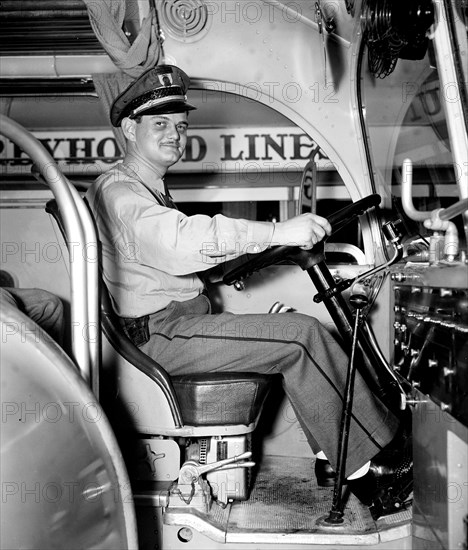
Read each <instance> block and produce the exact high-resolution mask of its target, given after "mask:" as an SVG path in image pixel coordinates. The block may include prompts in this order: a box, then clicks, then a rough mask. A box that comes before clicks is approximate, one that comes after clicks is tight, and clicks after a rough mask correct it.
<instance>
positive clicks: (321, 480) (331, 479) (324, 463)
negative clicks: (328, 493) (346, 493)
mask: <svg viewBox="0 0 468 550" xmlns="http://www.w3.org/2000/svg"><path fill="white" fill-rule="evenodd" d="M315 477H316V478H317V485H318V486H319V487H333V485H335V479H336V472H335V470H334V469H333V468H332V467H331V464H330V463H329V462H328V460H325V459H323V458H316V459H315ZM343 483H344V484H346V483H348V482H347V480H346V479H345V480H344V482H343Z"/></svg>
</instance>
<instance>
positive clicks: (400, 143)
mask: <svg viewBox="0 0 468 550" xmlns="http://www.w3.org/2000/svg"><path fill="white" fill-rule="evenodd" d="M450 13H451V21H449V24H448V25H447V30H448V35H449V38H450V43H451V44H452V48H451V52H450V54H451V56H453V59H454V66H455V74H456V79H457V83H454V82H453V81H452V82H451V83H450V82H449V83H447V81H446V80H445V81H444V79H443V78H442V77H443V75H442V70H445V67H442V68H441V67H440V66H439V63H438V56H437V50H436V46H437V44H435V40H434V39H433V34H432V33H433V32H434V28H431V30H430V33H429V34H430V36H429V40H428V46H427V50H426V53H425V55H424V57H423V59H416V60H414V59H411V60H408V59H398V60H397V62H396V66H395V68H394V70H393V71H392V72H391V73H390V74H388V75H387V76H384V75H377V76H376V75H375V74H371V72H370V69H369V64H368V63H367V60H365V61H363V65H362V90H363V104H364V106H365V119H366V123H367V131H368V136H369V142H370V144H371V145H370V148H371V156H372V162H373V165H374V173H375V179H376V187H377V192H378V193H380V194H381V195H382V196H383V199H384V208H385V209H387V210H388V213H389V215H390V211H391V213H392V215H393V217H394V216H395V214H397V216H398V217H399V218H400V219H402V221H403V222H404V225H405V231H406V233H407V234H409V236H413V237H414V236H419V237H423V238H424V237H425V236H426V235H427V234H428V230H427V229H425V228H424V226H423V223H422V221H414V220H412V219H409V218H408V216H406V215H405V213H404V212H403V209H402V201H401V195H402V189H401V179H402V164H403V161H404V160H405V159H410V160H411V161H412V163H413V189H412V197H413V204H414V207H415V209H416V210H418V211H423V212H427V211H432V210H434V209H436V208H446V207H448V206H450V205H451V204H453V203H455V202H456V201H458V200H459V199H460V198H461V197H462V196H464V197H466V196H467V195H466V194H465V195H463V193H462V188H463V186H467V185H468V183H467V182H466V168H465V169H461V168H460V166H459V164H460V163H458V164H457V160H456V159H455V155H454V148H453V142H451V139H450V136H451V133H450V129H449V125H448V124H447V117H448V116H452V115H450V114H449V115H448V109H447V105H448V104H452V105H453V104H454V103H456V104H457V105H458V108H459V113H460V116H459V118H461V119H463V120H462V124H461V125H459V128H460V127H461V128H462V131H464V132H465V134H466V128H467V118H468V105H467V82H468V74H467V72H468V64H467V63H466V56H467V10H466V8H463V7H462V3H461V2H454V3H453V4H452V5H451V9H450ZM437 24H438V23H437V22H436V25H437ZM439 53H440V52H439ZM439 59H440V55H439ZM374 61H375V60H374ZM378 76H380V78H378ZM450 106H451V105H449V107H450ZM452 135H453V134H452ZM452 221H453V222H455V223H456V225H457V226H458V227H459V235H460V238H463V235H464V232H463V220H462V218H461V216H458V217H457V218H454V219H453V220H452Z"/></svg>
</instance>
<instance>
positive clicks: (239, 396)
mask: <svg viewBox="0 0 468 550" xmlns="http://www.w3.org/2000/svg"><path fill="white" fill-rule="evenodd" d="M46 212H48V213H49V214H51V215H52V216H53V217H54V219H55V220H56V222H57V224H58V226H59V228H60V230H61V232H62V235H63V236H64V238H65V242H67V239H66V235H65V231H64V225H63V222H62V217H61V214H60V211H59V209H58V205H57V202H56V201H55V200H50V201H48V202H47V204H46ZM100 301H101V328H102V331H103V333H104V335H105V337H106V338H105V339H103V352H102V373H101V377H102V381H103V382H102V384H101V386H102V387H103V389H104V391H103V394H104V395H105V403H104V408H105V410H106V412H107V414H109V416H110V417H111V422H112V423H113V425H114V427H115V426H117V428H116V429H117V430H118V429H119V428H118V427H119V426H122V424H123V425H125V426H126V427H127V428H128V427H129V426H131V428H132V431H133V432H134V433H136V434H139V435H138V440H139V443H140V447H141V449H140V451H139V452H140V454H141V456H142V457H143V459H149V462H148V466H149V467H148V468H145V467H143V468H142V467H141V464H140V466H138V465H137V466H136V468H135V472H136V474H135V475H136V478H137V479H140V480H141V479H147V480H151V481H167V480H173V479H174V477H177V475H178V473H179V467H180V464H181V462H183V460H181V459H180V452H181V447H182V445H180V444H179V438H181V439H180V440H181V441H183V447H184V450H185V457H184V460H187V459H188V460H190V461H191V462H192V461H195V462H197V463H198V464H200V465H203V464H206V463H212V462H219V461H221V460H226V459H229V458H233V457H239V459H240V460H242V459H243V458H246V456H243V457H242V456H241V455H243V454H244V453H245V452H246V451H248V449H249V438H248V434H250V433H251V432H252V431H253V430H254V429H255V427H256V425H257V423H258V420H259V417H260V413H261V410H262V407H263V404H264V402H265V399H266V397H267V394H268V391H269V389H270V383H271V380H272V376H267V375H261V374H257V373H199V374H191V375H184V376H172V377H171V376H169V374H168V373H167V372H166V370H165V369H164V368H163V366H161V365H160V364H159V363H157V362H156V361H154V360H153V359H151V358H150V357H149V356H147V355H146V354H144V353H143V352H142V351H140V349H139V348H138V347H136V346H135V345H134V344H133V342H131V340H130V339H129V338H128V337H127V336H126V335H125V333H124V332H123V329H122V327H121V325H120V322H119V318H118V316H117V315H116V314H115V313H114V310H113V307H112V303H111V299H110V295H109V293H108V291H107V288H106V286H105V284H104V283H103V282H102V280H101V288H100ZM117 435H118V434H117ZM154 456H156V457H159V456H163V457H165V458H166V459H167V460H160V461H157V460H155V459H153V458H152V457H154ZM240 464H241V465H242V462H241V463H240ZM227 472H230V478H229V480H228V479H227V478H226V471H225V470H224V469H223V470H220V471H214V472H212V473H211V474H208V478H210V477H211V485H212V487H214V492H215V495H214V496H215V497H216V498H218V500H220V501H223V502H227V501H228V500H233V499H245V498H247V486H246V481H247V479H248V476H247V475H246V468H238V469H237V470H227ZM232 472H238V474H237V475H236V476H234V477H233V476H232ZM131 473H132V472H130V474H131ZM219 476H221V478H222V479H218V478H219ZM214 478H216V479H215V481H213V479H214ZM179 481H180V480H179ZM217 488H219V489H217ZM184 502H186V499H185V500H184Z"/></svg>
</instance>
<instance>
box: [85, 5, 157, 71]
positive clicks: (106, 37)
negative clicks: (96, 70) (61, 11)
mask: <svg viewBox="0 0 468 550" xmlns="http://www.w3.org/2000/svg"><path fill="white" fill-rule="evenodd" d="M83 2H84V3H85V4H86V8H87V10H88V16H89V20H90V23H91V26H92V28H93V31H94V34H95V35H96V37H97V39H98V40H99V42H100V43H101V44H102V47H103V48H104V49H105V50H106V52H107V54H108V55H109V57H110V58H111V59H112V61H113V62H114V63H115V65H116V66H117V67H118V68H119V69H120V70H121V71H123V72H124V73H126V74H128V75H129V76H131V77H133V78H137V77H138V76H140V74H141V73H143V72H144V71H146V70H147V69H150V68H151V67H154V66H155V65H156V64H157V63H158V60H159V56H160V53H161V43H160V41H159V37H158V29H157V22H156V14H155V10H154V9H150V12H149V14H148V16H147V17H146V18H145V19H144V20H143V22H142V24H141V29H140V32H139V33H138V35H137V37H136V38H135V40H134V41H133V44H130V42H129V40H128V38H127V36H126V34H125V32H124V31H123V29H122V26H123V23H124V19H125V9H126V3H125V0H83Z"/></svg>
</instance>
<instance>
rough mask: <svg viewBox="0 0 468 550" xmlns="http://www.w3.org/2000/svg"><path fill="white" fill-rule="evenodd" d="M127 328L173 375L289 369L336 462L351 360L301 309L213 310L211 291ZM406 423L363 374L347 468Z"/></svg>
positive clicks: (307, 415)
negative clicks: (400, 421)
mask: <svg viewBox="0 0 468 550" xmlns="http://www.w3.org/2000/svg"><path fill="white" fill-rule="evenodd" d="M124 325H125V326H124V330H125V332H126V333H127V334H128V335H129V337H130V338H131V339H132V340H133V341H134V343H135V344H136V345H138V346H139V347H140V349H141V350H142V351H143V352H145V353H146V354H147V355H149V356H151V357H152V358H154V359H155V360H156V361H158V363H160V364H161V365H162V366H163V367H164V368H165V369H166V371H167V372H168V373H169V374H171V375H181V374H191V373H196V372H257V373H261V374H281V375H282V376H283V386H284V389H285V392H286V394H287V396H288V398H289V400H290V402H291V405H292V407H293V409H294V411H295V413H296V416H297V419H298V421H299V422H300V424H301V427H302V429H303V430H304V433H305V435H306V437H307V439H308V441H309V444H310V445H311V447H312V450H313V451H314V452H315V453H316V452H317V451H318V450H320V449H321V450H323V451H324V453H325V454H326V456H327V457H328V459H329V460H330V462H331V464H332V465H335V464H336V458H337V446H338V434H339V428H340V419H341V410H342V406H343V398H342V396H343V393H344V386H345V381H346V371H347V366H348V358H347V356H346V354H345V353H344V352H343V350H342V349H341V347H340V346H339V345H338V343H337V342H336V340H335V339H334V338H333V337H332V335H331V334H330V333H329V332H328V331H327V330H326V329H325V327H323V326H322V324H321V323H320V322H319V321H317V319H315V318H313V317H310V316H308V315H303V314H299V313H278V314H246V315H238V314H232V313H221V314H211V313H210V303H209V300H208V298H207V297H206V296H205V295H203V294H202V295H200V296H198V297H197V298H195V299H193V300H189V301H186V302H171V303H170V304H169V306H168V307H167V308H165V309H164V310H162V311H159V312H157V313H155V314H153V315H148V316H145V317H141V318H139V319H137V320H131V319H125V320H124ZM397 425H398V421H397V419H396V418H395V416H394V415H393V414H392V413H391V412H390V411H389V410H388V409H387V408H386V407H385V406H384V405H383V404H382V402H381V401H380V400H379V399H378V398H377V397H376V396H374V395H373V394H372V392H371V391H370V390H369V388H368V386H367V385H366V383H365V382H364V380H363V379H362V377H361V376H360V375H359V372H357V373H356V381H355V394H354V404H353V414H352V420H351V428H350V437H349V449H348V458H347V468H346V473H347V475H350V474H351V473H353V472H354V471H356V470H357V469H358V468H359V467H361V466H362V465H363V464H365V463H366V462H367V461H368V460H370V459H371V458H372V457H373V456H374V455H375V454H377V452H379V451H380V450H381V449H382V448H383V447H385V446H386V445H387V444H388V443H389V442H390V441H391V439H392V437H393V435H394V433H395V431H396V428H397Z"/></svg>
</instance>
